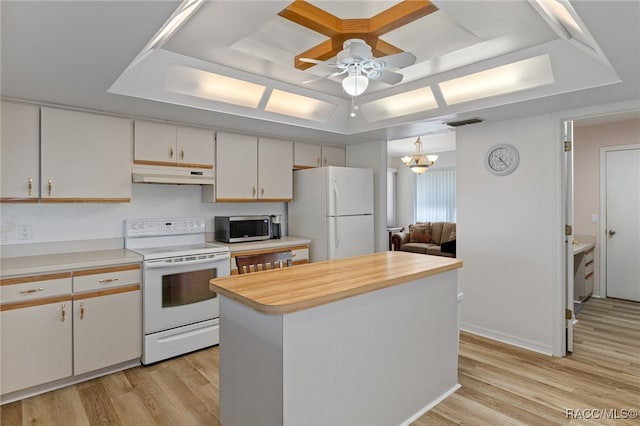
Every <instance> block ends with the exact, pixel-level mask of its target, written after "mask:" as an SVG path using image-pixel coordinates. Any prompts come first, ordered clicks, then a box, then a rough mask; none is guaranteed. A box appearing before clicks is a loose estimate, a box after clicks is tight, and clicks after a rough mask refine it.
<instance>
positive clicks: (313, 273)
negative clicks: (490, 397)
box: [210, 252, 462, 426]
mask: <svg viewBox="0 0 640 426" xmlns="http://www.w3.org/2000/svg"><path fill="white" fill-rule="evenodd" d="M461 266H462V261H460V260H458V259H451V258H444V257H438V256H426V255H421V254H414V253H407V252H382V253H375V254H371V255H366V256H358V257H352V258H347V259H339V260H332V261H327V262H318V263H310V264H306V265H299V266H294V267H291V268H284V269H276V270H270V271H265V272H260V273H253V274H246V275H238V276H234V277H224V278H216V279H213V280H211V285H210V286H211V289H212V290H214V291H216V292H218V294H219V295H220V416H221V417H220V419H221V421H222V423H223V424H224V425H228V426H229V425H241V424H242V425H244V424H261V425H283V424H284V425H299V424H305V425H314V424H315V425H346V424H348V425H358V424H359V425H372V424H384V425H391V424H408V423H410V422H411V421H413V420H415V419H416V418H418V417H419V416H420V415H422V414H423V413H424V412H426V411H427V410H429V409H430V408H431V407H433V406H434V405H435V404H437V403H438V402H439V401H441V400H442V399H444V398H445V397H446V396H448V395H450V394H451V393H453V392H454V391H455V390H456V389H457V388H458V387H459V385H458V382H457V366H458V325H457V271H456V269H458V268H460V267H461Z"/></svg>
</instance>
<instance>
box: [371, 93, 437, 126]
mask: <svg viewBox="0 0 640 426" xmlns="http://www.w3.org/2000/svg"><path fill="white" fill-rule="evenodd" d="M436 108H438V103H437V102H436V100H435V98H434V97H433V93H432V92H431V88H430V87H423V88H420V89H416V90H410V91H408V92H404V93H400V94H398V95H393V96H388V97H386V98H382V99H377V100H375V101H371V102H367V103H364V104H362V105H360V109H361V111H362V115H363V116H364V117H365V119H366V120H367V121H368V122H370V123H371V122H374V121H379V120H386V119H389V118H395V117H401V116H403V115H409V114H415V113H417V112H422V111H428V110H432V109H436Z"/></svg>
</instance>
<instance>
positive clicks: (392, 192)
mask: <svg viewBox="0 0 640 426" xmlns="http://www.w3.org/2000/svg"><path fill="white" fill-rule="evenodd" d="M396 173H398V171H397V170H396V169H387V226H388V227H393V226H396Z"/></svg>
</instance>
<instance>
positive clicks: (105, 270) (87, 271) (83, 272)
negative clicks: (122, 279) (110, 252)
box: [73, 263, 140, 277]
mask: <svg viewBox="0 0 640 426" xmlns="http://www.w3.org/2000/svg"><path fill="white" fill-rule="evenodd" d="M135 269H140V265H139V264H137V263H136V264H132V265H120V266H110V267H107V268H96V269H83V270H80V271H74V272H73V276H74V277H82V276H86V275H97V274H108V273H110V272H122V271H133V270H135Z"/></svg>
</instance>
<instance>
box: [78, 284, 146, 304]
mask: <svg viewBox="0 0 640 426" xmlns="http://www.w3.org/2000/svg"><path fill="white" fill-rule="evenodd" d="M138 290H140V284H130V285H125V286H122V287H113V288H108V289H104V290H96V291H89V292H86V293H79V294H78V293H76V294H74V295H73V300H83V299H90V298H93V297H100V296H108V295H111V294H120V293H129V292H132V291H138Z"/></svg>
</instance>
